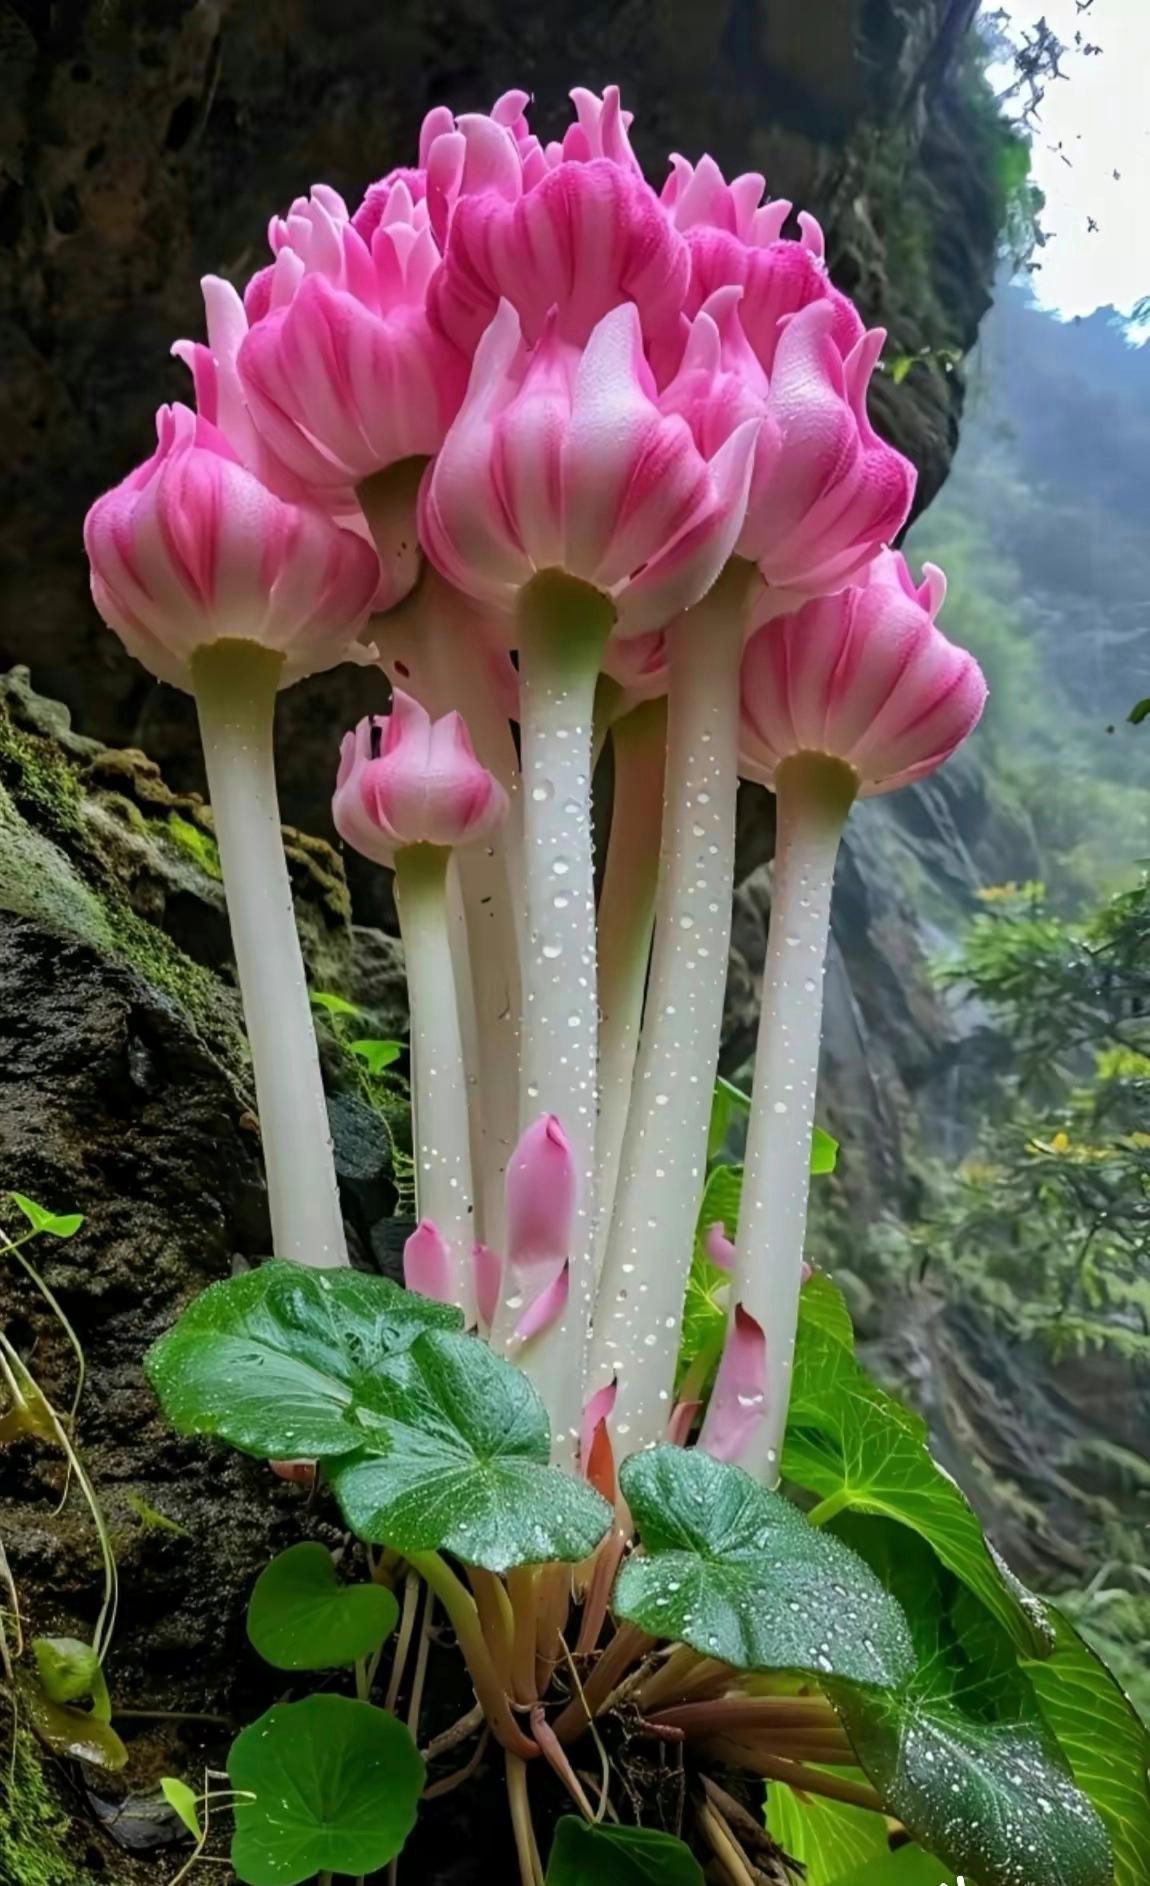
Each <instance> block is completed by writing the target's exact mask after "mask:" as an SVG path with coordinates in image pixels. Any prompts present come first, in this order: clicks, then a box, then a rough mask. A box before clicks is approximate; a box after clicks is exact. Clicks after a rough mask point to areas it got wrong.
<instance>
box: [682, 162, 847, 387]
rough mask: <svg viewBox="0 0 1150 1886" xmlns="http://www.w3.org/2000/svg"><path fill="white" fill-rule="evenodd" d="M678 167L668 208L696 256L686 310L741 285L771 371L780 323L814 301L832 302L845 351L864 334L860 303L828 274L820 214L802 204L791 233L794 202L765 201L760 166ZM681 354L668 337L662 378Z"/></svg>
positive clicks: (755, 341) (750, 328)
mask: <svg viewBox="0 0 1150 1886" xmlns="http://www.w3.org/2000/svg"><path fill="white" fill-rule="evenodd" d="M671 166H672V168H671V175H670V176H669V177H668V179H667V182H666V184H665V185H664V187H663V207H664V209H665V211H666V213H667V216H668V218H669V219H670V221H671V222H672V223H673V224H674V226H675V228H676V229H678V230H680V231H681V232H682V233H683V236H684V238H685V240H686V243H687V248H688V252H689V254H690V258H691V279H690V285H689V288H688V292H687V295H686V298H685V300H684V304H683V313H684V315H685V316H686V317H688V318H689V317H690V316H693V315H694V314H696V313H697V312H698V310H699V309H700V308H701V307H702V306H703V304H704V303H705V302H706V301H707V300H708V299H709V298H710V296H711V295H713V294H714V292H715V290H716V289H718V288H725V287H731V286H736V287H739V288H741V289H742V291H743V294H742V322H743V327H744V329H745V331H746V334H747V338H748V340H749V341H750V344H751V346H752V347H753V349H754V352H755V354H756V356H757V358H758V360H759V363H760V365H761V366H762V367H763V368H764V369H765V370H766V371H767V372H768V373H770V372H772V371H773V368H774V362H775V350H776V348H777V346H778V342H779V335H780V327H779V323H780V322H781V321H783V320H785V318H786V316H787V315H790V314H796V313H797V312H798V311H799V310H800V309H801V308H806V307H809V306H810V304H811V302H813V301H819V302H825V303H826V304H827V305H828V306H829V308H830V310H831V316H832V318H831V322H830V328H829V332H830V334H831V337H832V339H833V340H834V342H835V345H836V346H837V347H838V349H839V352H840V353H841V354H842V355H843V356H844V358H845V356H846V355H847V354H849V353H850V351H851V349H852V348H853V347H854V346H855V345H856V343H857V342H858V341H859V340H860V339H861V337H862V333H863V324H862V322H861V320H860V319H859V316H858V312H857V310H856V309H855V307H854V305H853V303H852V302H851V301H850V300H849V299H848V298H847V296H846V295H844V294H842V293H840V291H839V290H838V289H837V288H835V287H834V286H833V284H832V282H831V280H830V277H829V276H828V274H827V269H826V262H825V259H824V250H825V244H824V241H823V232H822V230H821V228H820V227H819V225H818V223H817V222H816V221H815V219H814V217H813V216H810V215H808V214H807V212H806V211H805V210H802V211H800V212H799V215H798V218H797V221H798V225H799V236H798V238H797V239H796V240H793V241H792V240H789V239H784V238H783V234H782V231H783V226H784V224H785V223H786V220H787V218H788V216H789V215H790V213H791V204H790V203H788V202H787V201H786V200H785V199H783V198H781V197H780V198H777V199H775V200H774V201H766V202H764V201H763V191H764V180H763V178H762V177H761V176H760V175H759V174H758V173H757V172H755V171H750V172H747V173H746V175H744V176H741V177H735V178H734V179H733V180H732V182H730V183H727V181H726V179H725V178H724V176H723V173H722V171H721V170H720V169H719V166H718V165H717V164H716V163H715V161H714V159H713V158H712V157H703V158H702V159H701V160H700V162H699V163H698V164H697V165H692V164H689V163H688V162H687V161H686V159H685V158H683V157H679V156H675V157H672V159H671ZM683 332H685V324H684V329H683ZM683 332H681V333H680V336H679V347H680V348H681V347H682V340H683ZM674 358H675V356H674V350H673V349H668V348H667V347H666V346H665V345H664V344H662V343H660V345H659V347H658V348H657V350H656V354H655V360H654V364H655V368H656V372H657V373H658V374H659V375H660V378H662V377H664V374H665V372H666V371H669V370H670V369H671V367H672V366H673V364H674Z"/></svg>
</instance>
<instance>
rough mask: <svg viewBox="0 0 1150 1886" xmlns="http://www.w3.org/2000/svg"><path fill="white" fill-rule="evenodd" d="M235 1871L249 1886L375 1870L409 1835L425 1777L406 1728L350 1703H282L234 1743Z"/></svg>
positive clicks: (288, 1885) (295, 1885) (324, 1699)
mask: <svg viewBox="0 0 1150 1886" xmlns="http://www.w3.org/2000/svg"><path fill="white" fill-rule="evenodd" d="M228 1774H229V1776H230V1778H231V1783H232V1787H233V1788H235V1789H236V1791H237V1793H238V1794H239V1795H240V1796H241V1797H250V1798H241V1799H239V1800H237V1802H236V1808H235V1834H234V1836H233V1839H232V1865H233V1867H234V1868H235V1871H236V1875H237V1877H238V1878H239V1879H240V1880H242V1881H243V1882H244V1886H299V1882H301V1881H303V1880H310V1879H313V1878H314V1877H315V1875H316V1874H317V1873H350V1874H352V1875H353V1877H354V1876H358V1875H359V1874H367V1873H374V1872H376V1871H377V1870H378V1869H379V1868H380V1867H382V1866H386V1864H387V1862H388V1861H389V1860H390V1859H392V1858H393V1856H394V1855H395V1854H397V1853H398V1852H399V1850H400V1848H401V1847H402V1846H403V1843H404V1841H405V1840H406V1839H407V1836H408V1834H409V1833H410V1832H411V1829H412V1826H413V1825H414V1822H415V1811H416V1806H417V1804H418V1801H419V1797H420V1794H421V1793H422V1791H423V1781H424V1771H423V1762H422V1760H421V1758H420V1755H419V1751H418V1750H417V1748H416V1746H415V1743H414V1742H413V1741H412V1739H411V1735H410V1734H409V1732H408V1730H407V1729H405V1728H404V1726H403V1724H402V1723H401V1722H397V1721H396V1719H395V1717H394V1716H392V1715H389V1714H388V1712H387V1711H386V1710H385V1709H376V1708H375V1707H374V1705H373V1704H371V1703H359V1702H354V1701H353V1700H352V1699H351V1698H350V1697H347V1696H307V1697H305V1698H304V1700H303V1702H301V1703H280V1704H277V1706H276V1707H275V1708H274V1709H269V1710H268V1712H267V1714H266V1715H264V1716H261V1717H260V1719H259V1721H258V1722H253V1724H252V1726H251V1728H250V1729H245V1730H244V1732H243V1734H242V1735H238V1736H237V1737H236V1739H235V1741H234V1742H233V1743H232V1747H231V1753H230V1754H229V1756H228Z"/></svg>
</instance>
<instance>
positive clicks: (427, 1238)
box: [403, 1218, 455, 1303]
mask: <svg viewBox="0 0 1150 1886" xmlns="http://www.w3.org/2000/svg"><path fill="white" fill-rule="evenodd" d="M403 1281H404V1284H405V1286H406V1288H407V1289H408V1290H414V1291H417V1292H418V1293H419V1295H420V1296H421V1297H430V1298H431V1299H432V1300H433V1302H435V1303H454V1301H455V1287H454V1278H453V1276H452V1266H451V1253H450V1252H449V1251H448V1248H447V1245H446V1244H445V1243H444V1241H443V1238H442V1236H441V1234H440V1232H439V1229H438V1227H437V1226H436V1225H434V1224H433V1223H432V1221H431V1219H430V1218H421V1219H420V1221H419V1223H418V1224H417V1225H416V1227H415V1230H414V1231H413V1232H412V1234H411V1236H410V1237H409V1238H408V1240H407V1242H406V1244H405V1245H404V1247H403Z"/></svg>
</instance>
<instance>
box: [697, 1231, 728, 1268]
mask: <svg viewBox="0 0 1150 1886" xmlns="http://www.w3.org/2000/svg"><path fill="white" fill-rule="evenodd" d="M703 1249H704V1250H705V1251H706V1253H707V1256H708V1257H709V1258H710V1260H711V1262H712V1264H713V1265H714V1266H715V1268H716V1270H730V1269H731V1267H732V1266H733V1264H734V1261H735V1247H734V1244H733V1243H732V1241H731V1239H730V1238H729V1237H728V1236H727V1228H726V1226H725V1225H719V1224H715V1225H711V1226H710V1228H709V1229H708V1232H707V1235H706V1237H705V1238H704V1239H703Z"/></svg>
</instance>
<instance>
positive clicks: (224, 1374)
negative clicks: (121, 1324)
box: [144, 1263, 463, 1460]
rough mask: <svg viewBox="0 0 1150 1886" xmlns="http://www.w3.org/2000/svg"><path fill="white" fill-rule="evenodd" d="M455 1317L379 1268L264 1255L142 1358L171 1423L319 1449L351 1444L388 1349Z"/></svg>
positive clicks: (336, 1450) (295, 1448)
mask: <svg viewBox="0 0 1150 1886" xmlns="http://www.w3.org/2000/svg"><path fill="white" fill-rule="evenodd" d="M462 1321H463V1319H462V1317H461V1315H460V1313H459V1311H458V1310H454V1309H451V1308H450V1307H449V1306H448V1305H445V1304H440V1303H432V1302H431V1301H430V1300H429V1299H428V1298H427V1297H420V1296H416V1295H415V1294H414V1293H413V1292H411V1291H407V1290H401V1289H400V1288H399V1286H398V1285H397V1284H393V1283H390V1282H389V1281H388V1280H387V1279H386V1278H385V1277H365V1276H363V1275H361V1273H360V1272H358V1271H354V1270H309V1269H307V1268H306V1267H305V1266H304V1265H302V1264H279V1263H268V1264H262V1265H261V1266H260V1268H259V1269H258V1270H254V1271H249V1272H248V1273H247V1274H246V1275H245V1276H243V1277H232V1278H229V1279H228V1280H227V1282H225V1283H218V1284H212V1286H211V1287H210V1289H208V1290H205V1291H204V1293H203V1295H202V1296H200V1297H197V1298H196V1300H195V1302H194V1303H193V1304H192V1305H191V1306H190V1307H189V1308H188V1309H187V1310H185V1311H184V1314H183V1315H182V1316H181V1318H180V1320H179V1322H178V1323H177V1324H176V1325H175V1327H174V1329H171V1330H169V1331H168V1334H167V1335H166V1336H161V1338H160V1340H159V1342H157V1343H155V1344H154V1345H153V1347H152V1348H151V1349H150V1350H149V1352H148V1355H147V1357H146V1360H145V1365H144V1366H145V1368H146V1370H147V1373H148V1378H149V1380H150V1381H151V1384H152V1386H153V1388H154V1389H155V1391H156V1393H157V1395H158V1396H159V1398H160V1401H161V1402H162V1403H163V1407H164V1411H165V1413H166V1414H167V1416H168V1419H169V1420H170V1421H171V1422H172V1424H173V1426H174V1427H175V1428H176V1429H177V1430H178V1431H179V1432H180V1433H181V1434H217V1435H219V1436H220V1437H221V1438H222V1439H223V1440H225V1441H230V1442H231V1444H232V1446H233V1447H238V1448H241V1449H242V1450H243V1451H244V1452H245V1453H248V1454H255V1455H256V1456H257V1457H260V1458H263V1459H272V1460H274V1459H298V1458H300V1457H304V1458H309V1457H312V1456H314V1457H315V1458H317V1459H321V1460H322V1459H325V1458H328V1457H330V1456H332V1455H334V1454H347V1453H350V1452H352V1450H353V1449H355V1448H357V1447H358V1446H359V1445H360V1444H361V1442H362V1440H363V1438H364V1432H365V1428H367V1427H368V1426H370V1425H371V1422H372V1410H373V1408H374V1407H375V1405H376V1388H377V1383H378V1380H379V1375H380V1372H381V1370H382V1368H383V1366H384V1364H385V1363H386V1361H387V1359H388V1358H389V1357H390V1356H393V1355H395V1354H397V1353H398V1352H400V1351H401V1350H403V1349H405V1348H406V1347H407V1345H408V1344H409V1343H411V1342H412V1341H414V1339H415V1338H416V1337H417V1336H418V1335H419V1334H420V1333H421V1332H422V1331H423V1330H425V1329H458V1328H459V1327H460V1325H461V1324H462Z"/></svg>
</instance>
